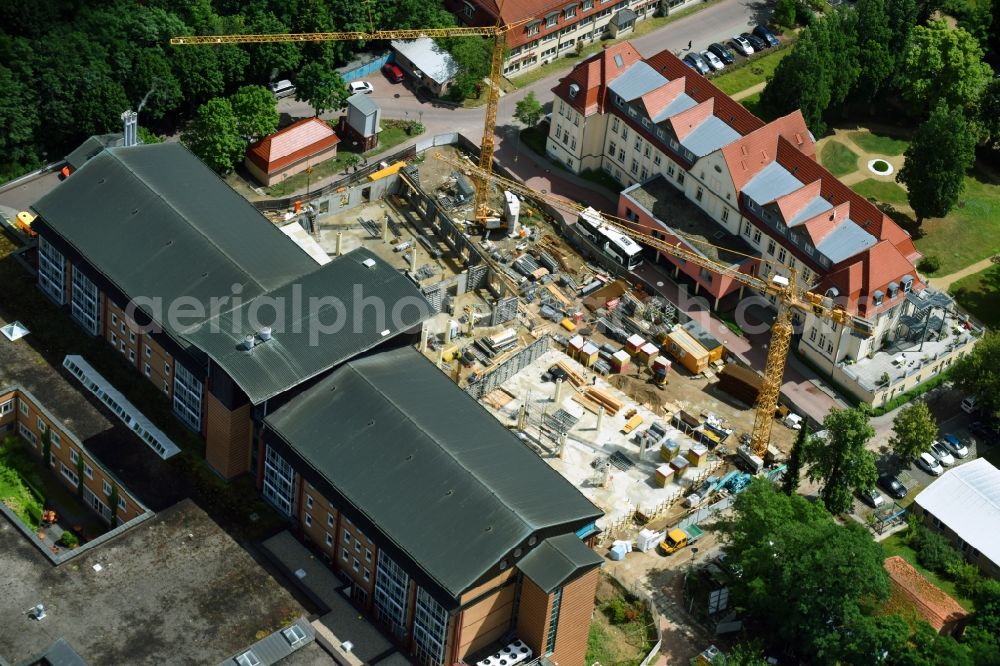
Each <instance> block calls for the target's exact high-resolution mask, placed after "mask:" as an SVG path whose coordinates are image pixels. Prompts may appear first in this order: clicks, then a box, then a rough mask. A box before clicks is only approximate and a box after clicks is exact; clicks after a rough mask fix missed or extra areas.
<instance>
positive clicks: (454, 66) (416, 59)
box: [392, 37, 458, 84]
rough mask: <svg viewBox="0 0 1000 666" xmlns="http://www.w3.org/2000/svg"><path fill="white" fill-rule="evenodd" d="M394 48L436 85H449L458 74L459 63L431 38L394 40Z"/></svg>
mask: <svg viewBox="0 0 1000 666" xmlns="http://www.w3.org/2000/svg"><path fill="white" fill-rule="evenodd" d="M392 48H394V49H396V51H397V52H399V53H400V54H401V55H403V56H404V57H405V58H406V59H407V60H409V61H410V62H412V63H413V65H414V67H416V68H417V69H419V70H420V71H421V72H422V73H424V74H425V75H427V77H429V78H430V79H431V80H432V81H434V83H437V84H444V83H447V82H448V81H451V80H452V79H453V78H455V75H456V74H458V63H456V62H455V60H454V59H453V58H452V57H451V54H450V53H448V52H447V51H445V50H444V49H443V48H441V47H440V46H438V45H437V44H436V43H435V42H434V40H433V39H431V38H430V37H421V38H420V39H413V40H409V41H402V40H393V42H392Z"/></svg>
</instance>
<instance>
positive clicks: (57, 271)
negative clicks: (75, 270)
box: [38, 236, 66, 305]
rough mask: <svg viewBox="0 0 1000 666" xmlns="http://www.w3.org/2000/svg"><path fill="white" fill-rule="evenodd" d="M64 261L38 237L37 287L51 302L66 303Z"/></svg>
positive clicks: (57, 251)
mask: <svg viewBox="0 0 1000 666" xmlns="http://www.w3.org/2000/svg"><path fill="white" fill-rule="evenodd" d="M65 285H66V259H65V257H63V256H62V253H61V252H59V250H57V249H55V248H54V247H52V245H51V244H49V242H48V241H46V240H45V239H44V238H42V237H41V236H39V237H38V286H39V287H41V288H42V291H43V292H45V294H46V295H47V296H48V297H49V298H51V299H52V300H53V301H55V302H56V303H58V304H59V305H62V304H63V303H65V302H66V292H65Z"/></svg>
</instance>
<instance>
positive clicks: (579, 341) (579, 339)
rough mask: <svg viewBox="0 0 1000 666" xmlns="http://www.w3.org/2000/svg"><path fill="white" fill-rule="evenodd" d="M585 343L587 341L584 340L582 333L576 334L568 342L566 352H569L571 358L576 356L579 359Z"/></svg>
mask: <svg viewBox="0 0 1000 666" xmlns="http://www.w3.org/2000/svg"><path fill="white" fill-rule="evenodd" d="M585 344H586V342H585V341H584V339H583V336H582V335H574V336H573V337H572V338H570V339H569V342H568V343H567V344H566V353H567V354H569V356H570V358H575V359H576V360H578V361H579V360H580V351H581V350H582V349H583V346H584V345H585Z"/></svg>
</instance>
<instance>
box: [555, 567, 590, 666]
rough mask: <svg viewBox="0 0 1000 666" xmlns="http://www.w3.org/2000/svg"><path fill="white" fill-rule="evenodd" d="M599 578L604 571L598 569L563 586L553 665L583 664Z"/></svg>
mask: <svg viewBox="0 0 1000 666" xmlns="http://www.w3.org/2000/svg"><path fill="white" fill-rule="evenodd" d="M599 576H600V569H599V568H595V569H592V570H591V571H588V572H587V573H585V574H583V575H582V576H580V577H579V578H577V579H576V580H574V581H572V582H570V583H569V584H567V585H565V586H563V592H562V602H561V603H560V606H559V626H558V628H557V630H556V647H555V650H553V651H552V661H553V662H554V663H556V664H558V665H559V666H581V665H582V664H583V661H584V658H585V657H586V655H587V634H588V633H589V632H590V619H591V616H592V615H593V613H594V595H595V594H597V581H598V578H599Z"/></svg>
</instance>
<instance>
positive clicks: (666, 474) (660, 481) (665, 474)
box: [656, 463, 674, 488]
mask: <svg viewBox="0 0 1000 666" xmlns="http://www.w3.org/2000/svg"><path fill="white" fill-rule="evenodd" d="M673 480H674V468H673V467H672V466H670V465H669V464H667V463H663V464H662V465H660V466H659V467H657V468H656V483H657V485H658V486H660V487H661V488H662V487H664V486H666V485H667V484H668V483H670V482H671V481H673Z"/></svg>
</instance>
